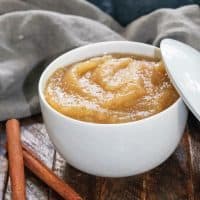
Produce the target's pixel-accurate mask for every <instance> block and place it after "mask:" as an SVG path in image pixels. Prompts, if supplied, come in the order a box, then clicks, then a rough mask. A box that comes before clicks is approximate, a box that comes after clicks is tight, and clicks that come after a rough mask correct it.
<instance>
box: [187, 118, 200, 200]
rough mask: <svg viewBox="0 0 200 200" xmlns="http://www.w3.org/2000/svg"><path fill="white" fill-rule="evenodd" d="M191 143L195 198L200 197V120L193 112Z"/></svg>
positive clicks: (190, 122) (190, 120)
mask: <svg viewBox="0 0 200 200" xmlns="http://www.w3.org/2000/svg"><path fill="white" fill-rule="evenodd" d="M189 133H190V134H189V143H190V155H191V173H192V182H193V195H194V196H193V199H194V200H199V199H200V122H198V121H197V119H196V118H195V117H194V116H193V115H192V114H191V115H190V118H189Z"/></svg>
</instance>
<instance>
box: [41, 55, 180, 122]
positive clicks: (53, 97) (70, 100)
mask: <svg viewBox="0 0 200 200" xmlns="http://www.w3.org/2000/svg"><path fill="white" fill-rule="evenodd" d="M44 94H45V98H46V100H47V102H48V103H49V104H50V105H51V106H52V107H53V108H54V109H55V110H57V111H58V112H60V113H62V114H64V115H66V116H69V117H72V118H74V119H78V120H82V121H87V122H95V123H123V122H130V121H136V120H140V119H143V118H146V117H149V116H151V115H154V114H156V113H159V112H161V111H162V110H164V109H166V108H167V107H169V106H170V105H171V104H173V103H174V102H175V101H176V100H177V99H178V97H179V96H178V94H177V92H176V90H175V89H174V87H173V86H172V84H171V83H170V80H169V78H168V76H167V73H166V71H165V68H164V66H163V63H162V61H161V60H155V59H152V58H146V57H139V56H135V55H126V54H111V55H103V56H99V57H93V58H90V59H87V60H84V61H80V62H78V63H75V64H72V65H70V66H67V67H61V68H59V69H57V70H56V71H55V72H54V73H53V74H52V75H51V76H50V78H49V79H48V81H47V84H46V87H45V91H44Z"/></svg>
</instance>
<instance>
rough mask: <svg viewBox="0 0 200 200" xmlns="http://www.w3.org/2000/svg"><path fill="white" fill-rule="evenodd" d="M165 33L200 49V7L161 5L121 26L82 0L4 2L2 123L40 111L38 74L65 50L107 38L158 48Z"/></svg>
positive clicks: (0, 20) (0, 17)
mask: <svg viewBox="0 0 200 200" xmlns="http://www.w3.org/2000/svg"><path fill="white" fill-rule="evenodd" d="M165 37H170V38H175V39H178V40H180V41H183V42H185V43H188V44H190V45H191V46H193V47H194V48H196V49H198V50H200V8H199V6H198V5H191V6H185V7H182V8H179V9H175V10H173V9H160V10H157V11H155V12H153V13H151V14H149V15H147V16H143V17H141V18H139V19H137V20H136V21H133V22H132V23H130V24H129V25H128V26H127V27H126V28H122V27H121V26H120V25H119V24H118V23H117V22H116V21H114V20H113V19H112V18H111V17H110V16H108V15H106V14H105V13H103V12H102V11H100V10H99V9H98V8H97V7H95V6H94V5H92V4H89V3H88V2H86V1H84V0H56V1H55V0H42V1H41V0H26V1H25V0H0V121H1V120H6V119H8V118H13V117H15V118H22V117H26V116H30V115H33V114H36V113H39V112H40V107H39V101H38V93H37V84H38V80H39V77H40V74H41V72H42V71H43V70H44V68H45V67H46V66H47V64H48V63H49V62H50V61H51V60H52V59H54V58H55V57H56V56H58V55H60V54H61V53H63V52H66V51H68V50H70V49H73V48H76V47H79V46H81V45H85V44H88V43H92V42H100V41H108V40H125V39H127V40H131V41H139V42H145V43H150V44H153V45H157V46H159V43H160V40H161V39H163V38H165Z"/></svg>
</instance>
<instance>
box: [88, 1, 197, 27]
mask: <svg viewBox="0 0 200 200" xmlns="http://www.w3.org/2000/svg"><path fill="white" fill-rule="evenodd" d="M88 1H89V2H91V3H93V4H95V5H97V6H98V7H99V8H100V9H102V10H103V11H105V12H106V13H108V14H110V15H111V16H112V17H113V18H115V19H116V20H117V21H118V22H119V23H120V24H121V25H124V26H125V25H127V24H128V23H129V22H131V21H132V20H134V19H136V18H138V17H140V16H142V15H145V14H148V13H150V12H152V11H154V10H156V9H159V8H177V7H180V6H184V5H189V4H200V0H88Z"/></svg>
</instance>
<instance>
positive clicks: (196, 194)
mask: <svg viewBox="0 0 200 200" xmlns="http://www.w3.org/2000/svg"><path fill="white" fill-rule="evenodd" d="M188 124H189V125H188V128H187V129H186V132H185V134H184V137H183V138H182V140H181V142H180V145H179V146H178V148H177V149H176V151H175V152H174V153H173V155H172V156H171V157H170V158H169V159H168V160H167V161H165V162H164V163H163V164H161V165H160V166H159V167H157V168H155V169H153V170H151V171H149V172H147V173H145V174H141V175H138V176H132V177H127V178H118V179H112V178H102V177H95V176H91V175H88V174H86V173H83V172H80V171H79V170H77V169H74V168H73V167H71V166H69V165H67V164H66V162H65V160H64V159H63V158H62V157H61V156H60V155H59V154H58V153H57V152H56V151H55V149H54V147H53V145H52V143H51V142H50V141H49V138H48V136H47V133H46V130H45V128H44V125H43V123H42V119H41V117H40V116H37V117H32V118H28V119H25V120H23V121H22V126H23V127H22V135H23V136H22V138H23V141H25V142H26V144H28V145H29V147H30V148H31V149H32V150H33V151H34V152H36V153H38V156H39V157H40V159H42V160H43V161H44V162H45V163H46V164H47V165H48V166H49V167H50V168H52V170H53V171H54V172H55V173H56V174H57V175H58V176H59V177H61V178H63V179H64V180H67V181H68V183H69V184H70V185H71V186H72V187H74V188H75V190H76V191H77V192H78V193H80V194H81V196H82V197H84V199H85V200H200V123H199V122H198V121H197V120H196V119H195V118H194V117H193V116H192V115H190V117H189V123H188ZM4 159H5V157H4ZM2 165H3V163H2V162H0V169H1V167H2ZM5 171H6V167H4V172H3V173H0V178H1V177H3V180H4V181H5V180H6V175H5V174H6V173H5ZM2 174H4V175H2ZM26 176H27V190H28V199H30V200H35V199H36V200H37V199H41V200H47V199H48V200H59V199H61V198H60V197H59V196H57V194H55V193H52V191H51V190H50V189H49V188H48V187H47V186H46V185H44V184H43V183H42V182H40V181H39V180H38V179H37V178H35V176H33V175H32V174H31V173H30V172H29V171H26ZM1 182H2V181H1V180H0V192H1V191H2V189H1V188H2V183H1ZM9 193H10V191H9V183H8V187H7V193H6V195H8V194H9ZM5 199H9V198H5ZM0 200H1V198H0Z"/></svg>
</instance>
